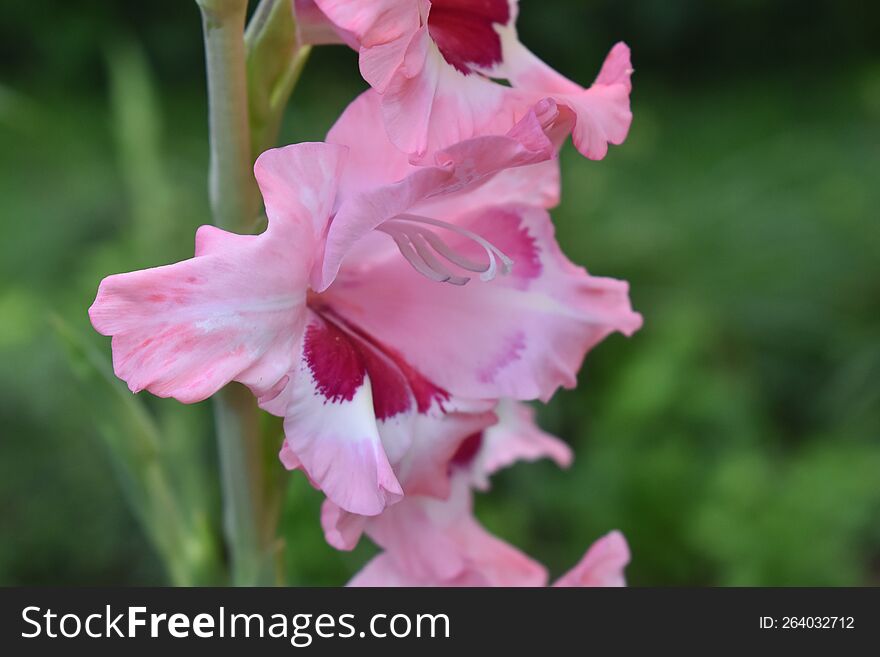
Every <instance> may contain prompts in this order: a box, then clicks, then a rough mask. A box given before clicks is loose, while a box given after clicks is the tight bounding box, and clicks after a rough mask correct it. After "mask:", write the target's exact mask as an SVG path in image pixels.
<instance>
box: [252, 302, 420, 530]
mask: <svg viewBox="0 0 880 657" xmlns="http://www.w3.org/2000/svg"><path fill="white" fill-rule="evenodd" d="M309 316H310V320H309V323H308V326H307V328H306V331H305V333H304V337H303V339H302V341H301V344H300V348H299V350H298V352H297V353H298V354H299V355H300V357H299V362H298V364H297V365H296V366H295V367H294V368H293V369H292V370H291V372H290V375H289V377H290V378H289V381H288V384H287V387H286V388H285V390H284V391H283V392H282V393H281V394H280V395H278V397H276V398H274V399H272V400H271V401H270V402H268V403H264V404H261V405H262V406H263V408H265V409H266V410H269V411H270V412H273V413H276V414H278V415H283V417H284V434H285V436H286V439H287V440H286V442H287V448H288V449H289V450H290V452H292V456H293V458H291V456H290V455H288V456H287V457H286V458H284V456H285V455H284V454H283V453H282V457H283V460H284V461H285V464H295V465H299V466H301V467H302V469H303V470H304V471H305V472H306V473H307V474H308V476H309V478H310V479H311V480H312V481H314V482H315V484H316V485H317V486H318V487H319V488H320V489H321V490H322V491H324V493H325V494H326V495H327V497H328V498H329V499H330V500H331V501H333V502H334V503H335V504H336V505H338V506H339V507H341V508H342V509H344V510H346V511H351V512H352V513H358V514H361V515H376V514H378V513H380V512H381V511H382V510H383V509H384V508H385V507H386V506H387V505H389V504H393V503H394V502H396V501H397V500H399V499H400V497H401V496H402V495H403V490H402V489H401V487H400V484H399V483H398V481H397V478H396V477H395V476H394V472H393V471H392V469H391V464H390V463H389V462H388V457H387V456H386V454H385V451H384V449H383V446H382V441H381V438H380V436H379V430H378V427H377V426H376V415H375V411H374V406H373V395H372V392H371V387H370V377H369V374H368V371H367V367H366V365H365V363H364V357H363V355H362V353H361V352H360V350H359V349H358V347H357V346H356V345H355V344H353V343H352V342H351V341H350V340H349V339H348V337H347V336H346V335H345V334H344V333H343V332H342V331H341V330H340V329H339V328H337V327H335V326H333V325H332V324H329V323H327V322H325V321H324V320H323V319H321V318H320V317H318V316H316V315H314V313H312V312H311V311H309Z"/></svg>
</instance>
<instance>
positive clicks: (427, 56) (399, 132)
mask: <svg viewBox="0 0 880 657" xmlns="http://www.w3.org/2000/svg"><path fill="white" fill-rule="evenodd" d="M508 91H509V90H508V89H506V88H505V87H502V86H501V85H499V84H496V83H495V82H492V81H491V80H489V79H487V78H485V77H483V76H481V75H463V74H462V73H460V72H459V71H457V70H456V69H455V68H454V67H452V66H451V65H450V64H448V63H447V62H446V61H445V60H444V59H443V56H442V55H441V54H440V51H439V50H437V47H436V46H435V45H434V43H433V42H432V41H431V39H430V37H429V35H428V30H427V28H426V27H422V28H421V30H420V32H419V33H417V34H416V36H415V37H413V39H412V41H411V42H410V43H409V46H408V50H407V52H406V54H405V57H404V62H403V65H402V66H400V67H399V68H398V69H397V70H396V71H395V72H394V74H393V75H391V76H390V77H389V78H388V81H387V83H386V84H385V87H384V89H383V90H382V115H383V118H384V120H385V127H386V129H387V131H388V136H389V138H390V139H391V141H392V142H393V143H394V145H395V146H397V148H399V149H400V150H402V151H404V152H406V153H409V154H410V155H411V157H412V159H413V161H421V160H423V159H424V158H425V157H426V156H428V157H429V156H430V155H431V154H432V153H434V152H436V151H438V150H442V149H443V148H446V147H448V146H450V145H451V144H455V143H457V142H460V141H463V140H465V139H471V138H473V137H475V136H478V135H485V134H504V133H505V132H506V131H507V130H508V129H509V128H510V127H511V126H512V125H514V124H515V123H516V122H517V120H519V119H520V118H521V117H522V113H520V114H517V113H516V112H517V111H518V110H520V109H521V108H519V107H510V108H509V107H508V106H507V105H506V104H505V99H506V98H507V95H508Z"/></svg>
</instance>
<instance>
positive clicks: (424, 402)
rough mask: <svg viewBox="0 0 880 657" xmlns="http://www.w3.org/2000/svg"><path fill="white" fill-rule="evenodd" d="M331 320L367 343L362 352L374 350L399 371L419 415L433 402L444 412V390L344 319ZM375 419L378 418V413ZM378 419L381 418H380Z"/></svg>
mask: <svg viewBox="0 0 880 657" xmlns="http://www.w3.org/2000/svg"><path fill="white" fill-rule="evenodd" d="M325 312H328V313H329V312H331V311H329V310H326V311H325ZM333 320H334V321H336V322H339V323H340V324H341V325H343V326H345V330H346V331H348V332H349V333H350V334H351V335H353V336H357V338H358V339H360V340H363V341H364V342H366V343H367V344H366V345H364V346H363V347H361V349H362V350H367V349H370V348H372V349H375V350H376V351H378V352H380V353H381V354H383V355H384V356H385V357H386V358H387V359H388V360H389V361H390V362H391V363H393V364H394V365H395V366H396V368H397V369H398V370H399V371H400V374H401V375H402V376H403V377H404V379H405V380H406V383H407V384H408V385H409V389H410V392H412V395H413V397H414V398H415V401H416V410H417V411H418V412H419V413H421V414H425V413H427V412H428V411H430V410H431V408H432V407H433V406H434V403H435V402H436V403H437V405H438V406H439V408H440V410H441V411H443V412H445V408H444V406H443V405H444V403H445V402H447V401H449V399H450V394H449V393H448V392H447V391H446V390H444V389H443V388H441V387H440V386H437V385H435V384H434V383H432V382H431V381H429V380H428V379H426V378H425V377H424V376H422V374H421V373H419V372H418V371H417V370H416V369H415V368H414V367H413V366H412V365H410V364H409V363H408V362H406V360H405V359H404V357H403V356H401V355H400V354H399V353H398V352H397V351H395V350H394V349H391V348H390V347H388V346H386V345H384V344H382V343H381V342H379V341H378V340H376V339H375V338H374V337H373V336H371V335H369V334H368V333H366V332H365V331H363V330H361V329H360V328H358V327H357V326H353V325H352V324H351V323H349V322H346V321H345V320H344V319H342V318H341V317H339V316H338V315H335V314H334V315H333ZM337 330H339V329H337ZM372 377H373V373H372V372H370V378H371V379H372ZM380 380H385V381H387V380H388V379H387V378H386V377H385V376H383V375H380ZM380 394H382V393H380ZM373 396H374V398H375V396H376V391H375V390H374V391H373ZM377 417H379V414H378V411H377ZM379 419H382V418H381V417H380V418H379Z"/></svg>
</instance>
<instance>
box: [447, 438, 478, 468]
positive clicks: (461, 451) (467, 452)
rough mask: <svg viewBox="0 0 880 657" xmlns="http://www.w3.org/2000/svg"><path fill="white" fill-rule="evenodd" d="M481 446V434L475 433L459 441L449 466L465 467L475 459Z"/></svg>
mask: <svg viewBox="0 0 880 657" xmlns="http://www.w3.org/2000/svg"><path fill="white" fill-rule="evenodd" d="M482 446H483V432H482V431H477V432H476V433H472V434H471V435H469V436H468V437H467V438H465V439H464V440H462V441H461V443H460V444H459V446H458V449H457V450H455V454H453V455H452V458H451V459H450V460H449V465H450V466H459V467H465V466H468V465H470V464H471V463H472V462H473V460H474V459H475V458H476V456H477V453H478V452H479V451H480V448H481V447H482Z"/></svg>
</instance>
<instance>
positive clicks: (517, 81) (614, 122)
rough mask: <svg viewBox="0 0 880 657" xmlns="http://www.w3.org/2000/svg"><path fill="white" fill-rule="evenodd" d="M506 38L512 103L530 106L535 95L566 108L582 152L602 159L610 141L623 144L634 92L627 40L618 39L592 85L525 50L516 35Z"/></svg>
mask: <svg viewBox="0 0 880 657" xmlns="http://www.w3.org/2000/svg"><path fill="white" fill-rule="evenodd" d="M504 43H505V56H504V59H505V75H506V76H507V77H508V78H509V79H510V82H511V84H512V85H513V86H514V87H515V89H516V93H514V94H513V95H512V96H511V98H512V99H515V98H518V99H519V100H512V101H511V102H514V103H516V102H522V103H525V104H526V105H531V104H532V103H534V102H535V100H536V99H537V98H543V97H550V98H553V99H554V100H555V101H556V102H557V103H559V105H561V106H565V107H568V108H569V109H570V110H571V111H572V112H573V113H574V118H575V124H574V129H573V132H572V139H573V141H574V145H575V147H576V148H577V149H578V151H580V152H581V154H583V155H584V156H586V157H588V158H590V159H593V160H601V159H602V158H603V157H605V155H606V154H607V152H608V144H615V145H617V144H622V143H623V141H624V140H625V139H626V136H627V134H628V132H629V127H630V124H631V123H632V112H631V111H630V100H629V96H630V92H631V90H632V83H631V81H630V78H631V76H632V72H633V70H632V64H631V62H630V51H629V48H628V47H627V46H626V44H624V43H618V44H616V45H615V46H614V47H613V48H612V49H611V52H610V53H609V54H608V57H607V58H606V59H605V63H604V64H603V65H602V69H601V71H600V72H599V75H598V77H597V78H596V81H595V82H594V83H593V85H592V86H591V87H589V88H588V89H584V88H582V87H580V86H579V85H578V84H576V83H574V82H572V81H571V80H568V79H566V78H565V77H563V76H562V75H560V74H559V73H557V72H556V71H554V70H553V69H552V68H550V67H549V66H547V65H546V64H545V63H544V62H542V61H541V60H540V59H538V58H537V57H536V56H535V55H533V54H532V53H531V52H530V51H529V50H527V49H526V48H525V47H524V46H523V45H522V44H521V43H519V41H518V40H516V37H515V34H514V35H512V36H511V34H510V33H508V34H507V35H506V36H505V39H504Z"/></svg>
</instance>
